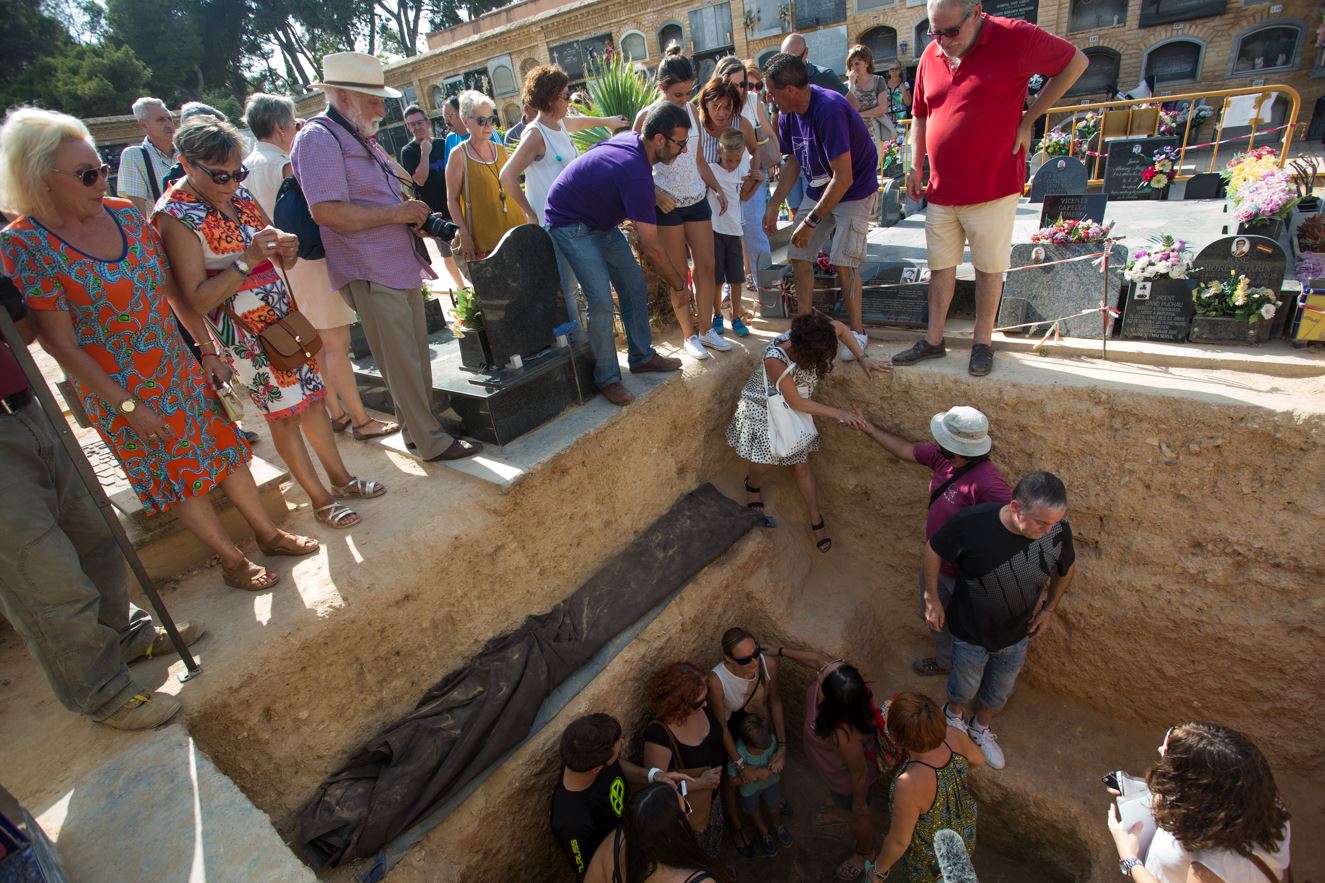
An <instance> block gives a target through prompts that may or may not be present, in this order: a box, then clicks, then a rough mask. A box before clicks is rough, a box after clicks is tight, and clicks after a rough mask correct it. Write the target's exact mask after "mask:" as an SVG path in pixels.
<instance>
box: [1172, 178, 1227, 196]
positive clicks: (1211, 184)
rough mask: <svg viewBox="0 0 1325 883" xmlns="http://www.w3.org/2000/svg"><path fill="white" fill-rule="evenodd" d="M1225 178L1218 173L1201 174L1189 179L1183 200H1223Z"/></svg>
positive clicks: (1183, 192)
mask: <svg viewBox="0 0 1325 883" xmlns="http://www.w3.org/2000/svg"><path fill="white" fill-rule="evenodd" d="M1226 186H1227V185H1226V184H1225V183H1224V176H1223V175H1220V174H1218V173H1217V172H1201V173H1200V174H1199V175H1192V176H1191V177H1190V178H1188V179H1187V186H1186V187H1185V188H1184V189H1183V191H1182V198H1183V199H1223V198H1224V188H1225V187H1226Z"/></svg>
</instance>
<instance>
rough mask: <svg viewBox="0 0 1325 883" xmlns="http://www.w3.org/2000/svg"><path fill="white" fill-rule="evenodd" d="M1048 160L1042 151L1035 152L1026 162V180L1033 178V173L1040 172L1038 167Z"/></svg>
mask: <svg viewBox="0 0 1325 883" xmlns="http://www.w3.org/2000/svg"><path fill="white" fill-rule="evenodd" d="M1048 159H1049V154H1047V153H1045V152H1044V151H1043V150H1037V151H1036V152H1035V153H1034V154H1033V155H1032V156H1031V158H1030V159H1029V160H1027V162H1026V180H1027V181H1029V180H1030V179H1031V178H1034V177H1035V173H1036V172H1038V171H1039V170H1040V166H1042V165H1044V163H1045V161H1046V160H1048Z"/></svg>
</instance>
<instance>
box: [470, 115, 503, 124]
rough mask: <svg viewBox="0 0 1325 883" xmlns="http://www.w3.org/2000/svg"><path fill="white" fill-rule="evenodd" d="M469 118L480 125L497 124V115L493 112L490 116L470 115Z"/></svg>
mask: <svg viewBox="0 0 1325 883" xmlns="http://www.w3.org/2000/svg"><path fill="white" fill-rule="evenodd" d="M470 119H472V120H473V121H474V122H476V123H478V124H479V125H480V126H495V125H497V115H496V114H495V113H494V114H493V115H492V116H490V117H471V118H470Z"/></svg>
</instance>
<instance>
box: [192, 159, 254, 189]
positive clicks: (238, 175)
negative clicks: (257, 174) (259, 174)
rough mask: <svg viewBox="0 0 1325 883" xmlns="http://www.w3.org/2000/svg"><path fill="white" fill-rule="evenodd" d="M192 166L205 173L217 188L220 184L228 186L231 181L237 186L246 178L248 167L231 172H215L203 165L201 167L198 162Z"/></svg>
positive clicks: (241, 167)
mask: <svg viewBox="0 0 1325 883" xmlns="http://www.w3.org/2000/svg"><path fill="white" fill-rule="evenodd" d="M194 165H195V166H197V167H198V168H200V169H202V170H203V171H204V172H206V173H207V175H208V177H210V178H211V179H212V183H213V184H216V185H217V186H220V185H222V184H229V183H230V182H231V181H234V182H235V183H236V184H238V183H240V182H242V181H243V180H244V179H245V178H247V177H248V166H244V165H241V166H240V167H239V168H238V169H237V170H236V171H233V172H217V171H214V170H212V169H209V168H207V167H206V166H205V165H203V164H202V163H200V162H195V163H194Z"/></svg>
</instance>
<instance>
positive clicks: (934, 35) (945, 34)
mask: <svg viewBox="0 0 1325 883" xmlns="http://www.w3.org/2000/svg"><path fill="white" fill-rule="evenodd" d="M970 17H971V13H969V12H968V13H966V14H965V15H963V16H962V20H961V21H959V22H957V26H956V27H953V28H944V29H943V30H941V31H926V33H927V34H929V38H930V39H931V40H937V39H939V38H940V37H942V38H944V39H945V40H951V39H952V38H953V37H955V36H957V35H958V34H960V33H961V32H962V25H964V24H966V20H967V19H968V18H970Z"/></svg>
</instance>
